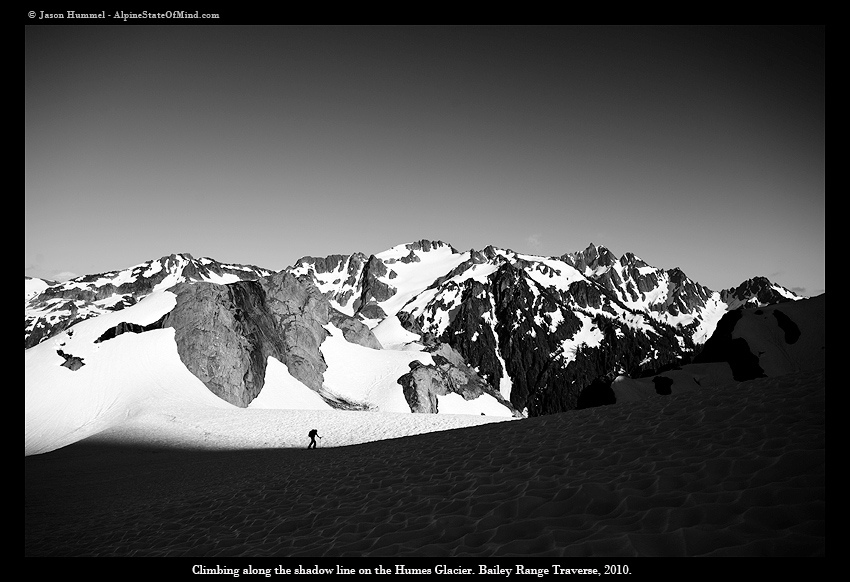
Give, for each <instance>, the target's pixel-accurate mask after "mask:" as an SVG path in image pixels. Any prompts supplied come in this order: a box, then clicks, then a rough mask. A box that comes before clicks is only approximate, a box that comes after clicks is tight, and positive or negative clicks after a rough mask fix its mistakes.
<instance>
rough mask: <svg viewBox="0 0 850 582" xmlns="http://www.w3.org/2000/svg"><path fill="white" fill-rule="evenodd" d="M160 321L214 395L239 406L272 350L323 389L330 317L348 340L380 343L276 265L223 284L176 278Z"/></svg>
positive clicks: (256, 386) (255, 388)
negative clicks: (171, 302) (172, 298)
mask: <svg viewBox="0 0 850 582" xmlns="http://www.w3.org/2000/svg"><path fill="white" fill-rule="evenodd" d="M173 291H174V293H175V294H176V295H177V305H176V307H175V308H174V309H173V310H172V311H171V312H170V313H169V314H168V315H167V316H166V317H165V319H164V321H163V323H162V325H163V326H165V327H173V328H174V329H175V339H176V341H177V351H178V354H179V355H180V359H181V360H182V361H183V363H184V364H185V365H186V367H187V368H188V369H189V370H190V371H191V372H192V373H193V374H195V376H197V377H198V378H199V379H200V380H201V381H202V382H203V383H204V384H205V385H206V386H207V387H208V388H209V389H210V390H211V391H212V392H213V393H214V394H216V395H217V396H219V397H220V398H222V399H223V400H226V401H227V402H230V403H231V404H234V405H236V406H241V407H245V406H248V404H250V402H251V401H252V400H253V399H254V398H256V397H257V395H258V394H259V393H260V390H262V388H263V383H264V380H265V371H266V365H267V362H268V358H269V357H274V358H275V359H277V360H279V361H280V362H282V363H283V364H285V365H286V366H287V368H288V369H289V373H290V374H291V375H292V376H293V377H294V378H296V379H297V380H299V381H300V382H302V383H303V384H304V385H306V386H308V387H309V388H311V389H313V390H315V391H316V392H317V393H320V394H321V393H322V381H323V374H324V372H325V370H326V369H327V364H326V363H325V361H324V357H323V356H322V352H321V350H320V346H321V345H322V342H323V341H324V340H325V338H326V337H328V335H329V332H328V331H327V329H325V326H326V325H327V324H328V323H331V322H333V323H334V324H335V325H337V326H338V327H340V329H342V330H343V333H344V334H345V337H346V339H348V340H349V341H353V342H355V343H359V344H361V345H366V346H368V347H373V348H376V349H378V348H380V343H379V342H378V340H377V339H376V338H375V337H374V335H373V334H372V333H371V332H370V331H369V330H368V328H366V327H365V326H364V325H363V324H362V323H361V322H359V321H357V320H354V319H353V318H351V317H349V316H347V315H344V314H342V313H339V312H337V311H335V310H334V309H333V308H332V307H331V306H330V304H329V303H328V301H327V299H326V298H325V297H324V296H323V295H322V293H321V292H320V291H319V290H318V289H317V288H316V287H315V286H314V285H311V284H308V283H305V282H303V281H299V280H298V279H297V278H296V277H295V276H294V275H292V274H290V273H288V272H286V271H281V272H279V273H276V274H274V275H272V276H270V277H264V278H262V279H259V280H258V281H241V282H238V283H231V284H228V285H216V284H212V283H182V284H179V285H177V286H176V287H174V288H173Z"/></svg>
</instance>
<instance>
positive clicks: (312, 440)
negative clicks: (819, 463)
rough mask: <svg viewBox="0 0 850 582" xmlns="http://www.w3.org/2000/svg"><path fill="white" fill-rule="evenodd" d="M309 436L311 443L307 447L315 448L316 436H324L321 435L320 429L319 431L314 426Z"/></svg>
mask: <svg viewBox="0 0 850 582" xmlns="http://www.w3.org/2000/svg"><path fill="white" fill-rule="evenodd" d="M307 436H309V437H310V444H309V445H307V448H308V449H315V448H316V437H319V438H322V437H320V436H319V431H317V430H316V429H315V428H314V429H313V430H311V431H310V432H309V433H307Z"/></svg>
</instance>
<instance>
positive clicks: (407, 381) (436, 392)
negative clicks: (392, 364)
mask: <svg viewBox="0 0 850 582" xmlns="http://www.w3.org/2000/svg"><path fill="white" fill-rule="evenodd" d="M440 354H444V355H440ZM431 357H432V359H433V360H434V365H426V364H423V363H422V362H420V361H418V360H416V361H413V362H411V364H410V372H408V373H407V374H404V375H403V376H402V377H400V378H399V379H398V383H399V384H401V386H402V390H403V392H404V397H405V399H406V400H407V403H408V405H409V406H410V411H411V412H417V413H428V414H436V413H438V412H439V399H438V397H439V396H446V395H447V394H452V393H453V394H459V395H460V396H462V397H463V399H464V400H474V399H476V398H479V397H481V396H482V395H484V394H489V395H490V396H492V397H493V398H495V399H496V400H497V401H499V402H500V403H501V404H502V405H503V406H505V407H506V408H508V409H509V410H511V412H512V413H514V414H515V415H519V412H518V411H517V410H516V409H515V408H514V407H513V406H512V405H511V404H510V402H508V401H507V400H505V399H504V398H503V397H502V395H501V394H499V393H498V391H495V390H493V388H492V387H491V386H490V385H489V384H488V383H487V382H485V381H484V380H482V379H481V377H479V376H478V374H476V373H475V370H473V369H472V368H470V367H469V366H467V365H466V363H465V362H464V360H463V358H462V357H461V355H460V354H459V353H457V352H456V351H454V350H453V349H452V348H451V347H450V346H448V345H445V344H442V345H440V346H439V348H438V349H437V350H436V351H435V352H434V353H432V354H431Z"/></svg>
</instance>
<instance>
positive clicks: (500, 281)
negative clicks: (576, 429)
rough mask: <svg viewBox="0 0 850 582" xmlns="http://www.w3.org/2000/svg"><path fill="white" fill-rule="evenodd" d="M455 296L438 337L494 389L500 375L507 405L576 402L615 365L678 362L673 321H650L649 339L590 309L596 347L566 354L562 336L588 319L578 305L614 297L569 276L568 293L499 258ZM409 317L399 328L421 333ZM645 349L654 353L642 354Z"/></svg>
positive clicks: (549, 406) (539, 409)
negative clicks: (506, 384)
mask: <svg viewBox="0 0 850 582" xmlns="http://www.w3.org/2000/svg"><path fill="white" fill-rule="evenodd" d="M459 295H460V300H459V302H458V304H456V305H453V306H452V307H451V309H450V311H449V313H450V314H451V316H450V321H449V324H448V326H447V327H446V329H445V331H444V332H443V333H442V335H441V336H440V337H439V341H441V342H443V343H446V344H448V345H450V346H451V347H452V348H454V349H455V350H456V351H457V352H458V353H459V354H461V355H462V356H463V358H464V359H465V360H466V361H467V362H468V363H469V365H470V366H472V367H473V368H474V369H475V370H477V372H478V374H479V375H480V376H481V377H482V378H483V379H484V380H485V381H486V382H487V383H488V384H489V385H490V386H491V387H492V388H493V389H498V387H499V386H500V384H501V380H502V379H503V378H505V376H507V377H508V378H509V379H510V382H511V394H510V401H511V404H512V405H513V406H514V408H516V409H518V410H527V413H528V415H529V416H537V415H541V414H551V413H555V412H563V411H567V410H572V409H575V408H577V407H578V406H579V396H580V394H581V393H582V390H583V389H584V388H585V387H586V386H590V385H592V384H593V383H594V381H596V380H597V379H601V378H606V377H609V376H610V375H611V374H612V373H613V372H614V371H616V370H620V369H622V370H626V371H629V372H631V373H639V372H640V371H641V370H643V369H646V368H658V367H661V366H663V365H665V364H670V363H673V362H676V361H678V359H679V358H680V357H681V356H682V355H683V352H684V349H683V348H682V347H681V346H680V344H679V338H678V337H677V335H676V333H675V330H673V329H672V328H669V327H666V326H664V325H663V324H660V323H652V322H651V323H650V324H649V325H651V326H652V330H653V334H654V336H655V337H652V338H650V337H649V336H648V335H646V333H644V332H641V331H639V330H637V329H633V328H632V327H629V326H627V325H624V324H623V323H622V322H621V321H619V320H618V319H616V318H615V317H613V316H612V317H611V318H608V317H605V316H603V315H602V314H600V313H599V312H598V311H597V312H595V313H596V315H593V316H592V322H593V327H595V328H596V330H598V331H597V333H598V334H599V335H601V336H602V337H601V339H600V341H599V346H598V347H588V346H584V347H582V348H581V349H579V350H577V352H576V353H575V354H569V357H567V356H568V354H565V353H564V349H565V348H564V345H565V342H568V341H569V340H572V339H573V338H574V337H575V336H576V334H577V333H578V332H579V331H581V330H582V329H583V328H584V325H585V323H584V322H583V321H582V319H581V318H580V317H579V316H580V315H581V316H582V317H584V318H585V319H588V318H591V316H588V315H586V314H584V313H583V312H582V308H583V307H587V306H589V305H590V306H593V307H594V308H595V309H599V310H602V311H607V310H611V311H613V308H612V307H611V306H612V305H615V304H616V301H617V300H616V298H615V297H612V295H611V294H610V293H608V292H607V291H606V289H605V288H604V287H602V286H601V285H598V284H594V283H591V282H587V281H578V282H576V283H573V284H572V285H571V286H570V289H569V293H564V294H563V295H561V294H559V293H558V292H556V291H554V290H553V289H551V288H543V287H541V286H540V285H538V284H537V283H536V282H535V281H534V280H532V279H531V278H530V277H529V276H528V274H527V272H526V271H525V270H523V269H522V268H519V267H518V266H516V265H513V264H511V263H507V262H505V263H504V264H503V265H502V266H501V267H500V268H499V269H498V271H496V273H494V274H493V275H492V276H490V277H489V279H488V280H487V282H480V281H476V280H473V279H468V280H467V281H465V283H464V287H463V288H462V290H461V291H460V293H459ZM435 305H436V303H435ZM606 306H607V309H606ZM437 307H438V308H440V309H444V310H445V308H446V306H442V305H438V306H437ZM620 307H621V308H622V306H620ZM400 319H402V321H403V322H405V321H409V318H400ZM415 324H416V325H413V323H407V324H405V327H407V328H408V329H411V330H413V329H416V328H418V329H422V330H423V332H425V333H426V334H427V331H428V329H429V328H428V327H427V325H426V324H425V321H424V318H423V317H420V318H419V320H418V321H416V322H415ZM648 354H652V355H653V357H652V358H647V355H648ZM502 362H504V365H503V364H502ZM588 397H589V398H590V397H591V394H588Z"/></svg>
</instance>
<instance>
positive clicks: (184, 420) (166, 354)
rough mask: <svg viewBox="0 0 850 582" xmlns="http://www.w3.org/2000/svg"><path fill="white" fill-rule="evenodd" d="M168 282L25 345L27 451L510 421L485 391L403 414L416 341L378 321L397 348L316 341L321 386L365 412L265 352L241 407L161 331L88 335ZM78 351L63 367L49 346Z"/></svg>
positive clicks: (285, 443)
mask: <svg viewBox="0 0 850 582" xmlns="http://www.w3.org/2000/svg"><path fill="white" fill-rule="evenodd" d="M175 302H176V299H175V296H174V294H173V293H171V292H169V291H159V292H154V293H152V294H151V295H149V296H148V297H146V298H145V299H143V300H142V301H140V302H139V303H138V304H136V305H134V306H132V307H129V308H127V309H124V310H122V311H118V312H114V313H106V314H104V315H101V316H99V317H95V318H92V319H89V320H86V321H83V322H81V323H79V324H77V325H75V326H73V327H72V328H71V329H70V330H69V332H70V333H69V332H64V333H62V334H59V335H57V336H55V337H53V338H51V339H49V340H47V341H45V342H43V343H41V344H39V345H37V346H35V347H33V348H30V349H29V350H25V353H24V378H25V379H24V425H25V426H24V428H25V438H24V442H25V447H24V454H25V455H34V454H40V453H45V452H49V451H52V450H55V449H58V448H61V447H64V446H67V445H69V444H71V443H74V442H77V441H80V440H83V439H85V438H88V437H91V436H92V435H99V437H98V438H99V439H113V440H116V441H120V442H126V441H132V442H151V443H160V444H168V445H170V446H180V447H182V446H185V447H192V448H205V449H222V448H223V449H232V448H245V449H251V448H263V447H300V446H306V444H307V440H306V434H307V432H308V431H309V430H310V428H317V429H318V430H319V434H320V435H322V436H323V437H324V439H323V440H322V441H320V442H321V443H322V445H324V446H343V445H350V444H356V443H363V442H370V441H374V440H378V439H385V438H396V437H400V436H405V435H409V434H419V433H423V432H431V431H435V430H447V429H452V428H458V427H464V426H474V425H479V424H484V423H490V422H498V421H503V420H510V419H511V416H510V412H509V411H508V410H507V409H506V408H505V407H503V406H501V405H499V404H498V403H497V402H496V401H495V399H493V398H492V397H490V396H487V395H484V396H482V397H480V398H478V399H476V400H474V401H464V400H463V398H461V397H460V396H457V397H455V396H456V395H448V396H446V397H440V398H439V400H438V405H439V409H440V411H441V412H440V414H437V415H422V414H412V413H411V412H410V408H409V407H408V405H407V402H406V401H405V399H404V394H403V392H402V388H401V385H399V384H398V382H397V380H398V378H399V377H400V376H402V375H403V374H405V373H407V372H408V371H409V369H410V363H411V362H412V361H414V360H419V361H421V362H422V363H423V364H431V363H433V360H432V359H431V356H430V354H428V353H425V352H422V351H420V350H421V346H418V345H417V344H409V343H407V344H405V342H404V340H407V339H410V337H409V336H405V333H406V332H404V330H402V329H400V326H398V327H393V326H392V325H391V324H390V323H388V324H386V325H385V326H383V327H382V329H381V331H382V332H383V333H379V337H382V338H383V339H384V341H386V342H387V343H388V344H392V345H398V346H399V347H400V348H401V349H398V350H394V349H384V350H374V349H370V348H365V347H363V346H360V345H356V344H351V343H349V342H347V341H346V340H345V339H344V338H343V337H342V333H341V332H340V331H339V330H338V329H337V328H336V327H334V326H332V325H328V326H327V328H328V331H329V332H330V333H331V337H329V338H327V339H326V340H325V342H324V343H323V344H322V348H321V349H322V352H323V355H324V357H325V361H326V362H327V364H328V370H327V371H326V372H325V385H324V388H325V390H327V391H328V392H329V393H331V394H334V395H336V396H339V397H342V398H345V399H346V400H348V401H352V402H358V403H361V404H362V405H363V407H364V408H366V409H369V410H371V411H370V412H363V411H339V410H334V409H332V408H331V407H330V406H329V405H328V404H327V403H326V402H325V401H324V400H323V399H322V398H321V397H319V395H318V394H317V393H316V392H314V391H312V390H310V389H309V388H308V387H307V386H305V385H304V384H302V383H301V382H299V381H298V380H296V379H295V378H293V377H292V376H291V375H290V374H289V370H288V369H287V368H286V366H285V365H284V364H282V363H281V362H279V361H277V360H275V359H274V358H269V361H268V368H267V371H266V382H265V386H264V388H263V391H262V392H261V393H260V395H259V396H258V397H257V398H256V399H255V400H254V401H253V402H252V403H251V405H250V406H249V408H248V409H241V408H238V407H236V406H233V405H231V404H229V403H227V402H225V401H223V400H221V399H220V398H218V397H217V396H215V395H214V394H213V393H212V392H210V391H209V390H208V389H207V387H206V386H205V385H204V384H203V383H202V382H201V381H200V380H199V379H198V378H197V377H195V376H194V375H193V374H192V373H191V372H189V370H188V369H187V368H186V366H185V365H184V364H183V362H182V361H181V360H180V357H179V355H178V353H177V344H176V342H175V340H174V330H173V329H171V328H166V329H158V330H152V331H147V332H144V333H140V334H135V333H125V334H122V335H119V336H117V337H115V338H113V339H111V340H108V341H104V342H101V343H95V340H96V339H97V338H99V337H100V336H101V335H102V334H103V333H104V332H105V331H106V330H107V329H110V328H112V327H114V326H115V325H117V324H118V323H120V322H122V321H125V322H130V323H136V324H139V325H147V324H150V323H153V322H155V321H157V320H158V319H159V318H160V317H161V316H162V315H163V314H165V313H167V312H168V311H170V310H171V309H173V307H174V305H175ZM59 352H61V353H62V354H65V355H66V356H73V357H76V358H81V359H82V361H83V364H84V365H83V366H82V367H81V368H79V369H78V370H75V371H72V370H70V369H69V368H66V367H63V366H62V364H63V363H64V361H65V358H64V357H63V356H62V355H60V354H59Z"/></svg>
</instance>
